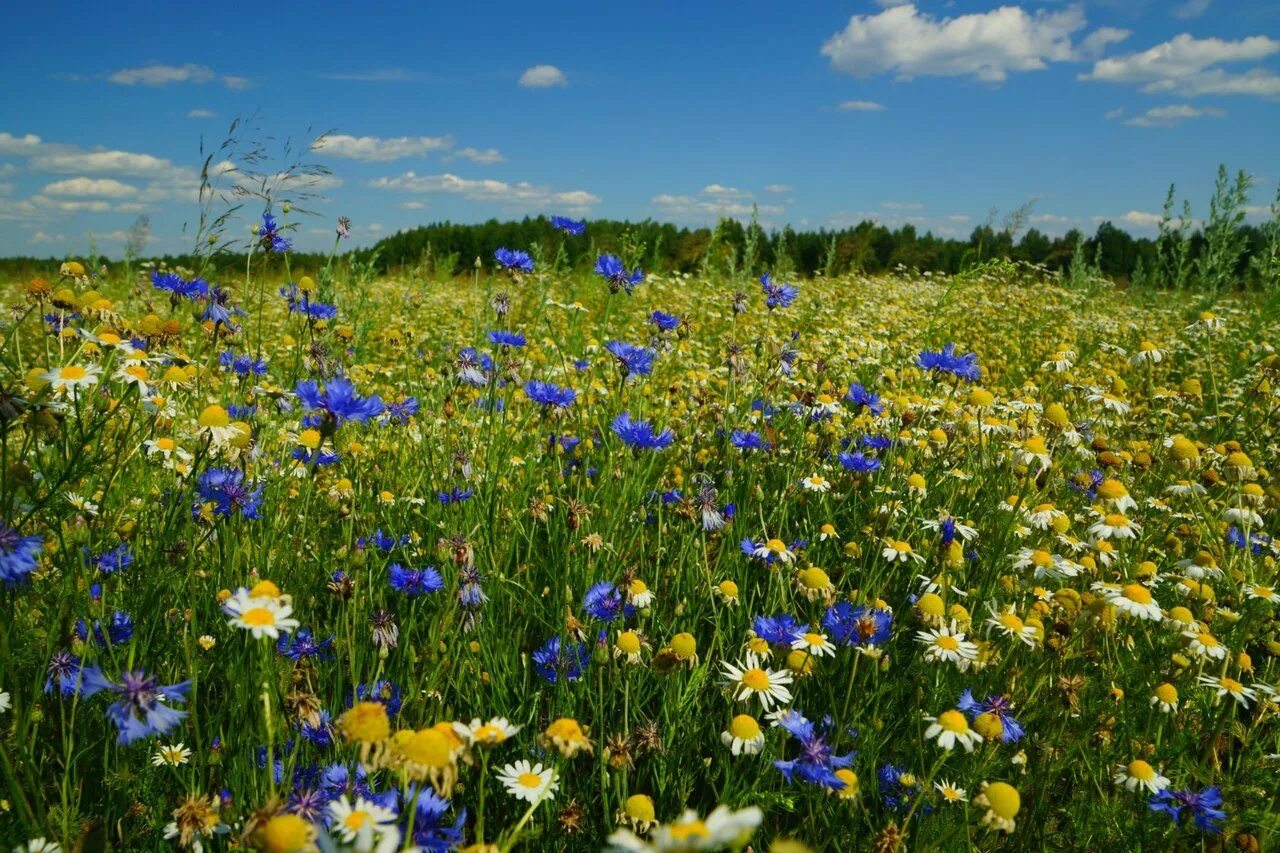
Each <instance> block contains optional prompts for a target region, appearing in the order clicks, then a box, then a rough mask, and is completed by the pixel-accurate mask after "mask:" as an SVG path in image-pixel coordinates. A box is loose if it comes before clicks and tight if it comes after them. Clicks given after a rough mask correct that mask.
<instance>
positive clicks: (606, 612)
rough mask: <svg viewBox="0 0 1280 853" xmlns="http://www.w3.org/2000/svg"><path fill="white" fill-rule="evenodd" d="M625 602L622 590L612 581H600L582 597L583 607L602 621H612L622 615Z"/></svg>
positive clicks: (589, 614) (593, 616)
mask: <svg viewBox="0 0 1280 853" xmlns="http://www.w3.org/2000/svg"><path fill="white" fill-rule="evenodd" d="M624 604H625V600H624V599H623V597H622V590H620V589H618V586H617V584H615V583H613V582H612V581H600V582H599V583H598V584H595V585H594V586H592V587H591V589H589V590H587V594H586V595H584V596H583V597H582V609H583V610H584V611H586V614H587V615H588V616H590V617H591V618H592V619H599V620H600V621H601V622H612V621H613V620H615V619H617V618H618V617H619V616H621V615H622V612H623V606H624Z"/></svg>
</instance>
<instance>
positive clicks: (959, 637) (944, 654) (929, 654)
mask: <svg viewBox="0 0 1280 853" xmlns="http://www.w3.org/2000/svg"><path fill="white" fill-rule="evenodd" d="M916 642H919V643H922V644H924V646H925V650H924V658H925V660H927V661H929V662H930V663H953V664H955V665H956V668H957V669H959V670H960V671H961V672H963V671H965V670H966V669H968V668H969V666H970V665H971V664H972V663H973V662H974V661H976V660H977V659H978V645H977V644H976V643H973V642H970V641H969V640H966V639H965V635H964V633H963V632H961V631H960V630H959V629H958V628H957V627H956V623H955V622H954V621H953V622H951V623H949V624H947V625H942V626H941V627H938V628H933V629H930V630H927V631H917V632H916Z"/></svg>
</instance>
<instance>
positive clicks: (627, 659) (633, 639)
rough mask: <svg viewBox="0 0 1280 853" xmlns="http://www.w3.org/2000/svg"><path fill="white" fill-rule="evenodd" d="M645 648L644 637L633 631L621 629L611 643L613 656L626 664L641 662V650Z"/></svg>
mask: <svg viewBox="0 0 1280 853" xmlns="http://www.w3.org/2000/svg"><path fill="white" fill-rule="evenodd" d="M644 648H645V642H644V639H643V638H642V637H641V636H640V635H639V634H638V633H636V632H635V631H622V632H620V633H619V634H618V637H617V639H616V640H615V641H614V644H613V656H614V658H616V659H617V660H619V661H622V662H623V663H628V664H638V663H640V662H641V654H640V653H641V651H642V650H643V649H644Z"/></svg>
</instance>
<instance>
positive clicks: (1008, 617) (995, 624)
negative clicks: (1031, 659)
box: [987, 604, 1038, 648]
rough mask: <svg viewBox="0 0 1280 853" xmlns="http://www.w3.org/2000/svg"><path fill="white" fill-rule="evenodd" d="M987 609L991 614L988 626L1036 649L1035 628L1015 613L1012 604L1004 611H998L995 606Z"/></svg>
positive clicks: (1036, 633)
mask: <svg viewBox="0 0 1280 853" xmlns="http://www.w3.org/2000/svg"><path fill="white" fill-rule="evenodd" d="M987 609H988V610H989V611H990V612H991V615H990V616H989V617H988V618H987V625H988V626H990V627H991V628H993V629H994V630H995V631H997V632H998V633H1001V634H1004V635H1005V636H1006V637H1013V638H1014V639H1016V640H1020V641H1022V642H1023V643H1025V644H1027V645H1028V646H1031V647H1033V648H1034V647H1035V645H1036V641H1037V638H1038V632H1037V631H1036V628H1035V626H1034V625H1028V624H1027V623H1026V622H1024V621H1022V619H1021V618H1020V617H1019V616H1018V614H1017V613H1015V612H1014V608H1013V605H1012V604H1011V605H1009V606H1008V607H1006V608H1004V609H1003V610H996V609H995V607H994V606H993V605H987Z"/></svg>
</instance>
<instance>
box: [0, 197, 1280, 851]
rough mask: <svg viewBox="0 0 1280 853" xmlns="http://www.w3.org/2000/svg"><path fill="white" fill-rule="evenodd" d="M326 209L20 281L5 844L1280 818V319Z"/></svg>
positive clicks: (10, 461)
mask: <svg viewBox="0 0 1280 853" xmlns="http://www.w3.org/2000/svg"><path fill="white" fill-rule="evenodd" d="M294 221H295V220H292V219H291V217H290V216H289V213H288V210H287V208H285V209H283V210H276V211H275V215H274V216H271V215H268V216H267V217H264V219H263V220H262V221H260V222H258V223H257V224H256V225H255V230H254V234H253V239H252V241H251V243H250V246H251V249H252V251H251V252H249V254H248V255H247V256H246V257H244V258H242V264H241V266H240V268H238V269H236V268H233V267H231V266H226V265H224V266H222V267H221V268H218V269H217V270H216V272H215V271H214V269H213V268H210V269H207V270H186V269H181V268H172V269H165V268H151V269H146V268H141V269H139V268H134V269H131V270H129V271H128V272H122V271H121V269H120V268H119V267H117V268H116V269H115V270H113V271H112V272H111V273H110V274H108V275H106V276H100V275H99V274H98V272H97V270H96V268H95V267H94V266H92V265H88V264H85V263H83V262H81V261H76V260H69V262H68V263H66V264H63V265H62V266H61V268H57V267H52V266H51V267H50V268H49V269H48V270H47V271H45V272H44V273H43V274H42V275H40V276H37V277H32V278H25V279H22V280H16V279H15V280H11V281H8V282H5V283H4V284H3V289H2V291H0V293H2V294H3V301H4V302H5V303H6V304H7V307H8V309H9V310H8V311H7V312H6V314H5V317H4V321H3V328H0V333H2V334H3V379H2V380H0V383H2V391H0V453H2V454H3V466H2V470H3V472H4V476H3V483H2V485H0V581H3V583H2V584H0V596H3V607H4V610H5V617H4V619H3V621H2V624H0V643H2V644H3V645H0V691H3V693H2V694H0V709H2V711H3V713H0V735H2V738H0V773H2V775H3V790H0V797H3V802H0V842H2V844H0V848H3V849H19V850H24V851H26V850H30V851H36V850H40V851H53V850H59V849H61V850H77V849H79V850H97V849H120V850H166V849H190V850H201V849H204V850H226V849H263V850H270V851H299V850H316V849H323V850H338V849H359V850H374V849H376V850H386V851H391V850H399V849H417V850H449V849H454V848H460V849H468V848H469V849H473V850H503V851H505V850H511V849H527V850H559V849H564V850H599V849H602V848H605V847H612V848H614V849H623V850H709V849H734V850H743V849H746V848H747V847H748V846H749V847H750V848H751V849H754V850H776V851H792V850H803V849H813V850H835V849H839V850H867V849H870V850H876V851H893V850H906V849H913V850H915V849H919V850H931V849H979V850H997V849H1008V850H1014V849H1017V850H1021V849H1103V848H1107V847H1112V848H1123V849H1151V848H1173V849H1220V848H1227V849H1231V848H1234V849H1241V850H1261V849H1268V848H1269V847H1271V846H1274V845H1275V844H1276V843H1277V838H1278V837H1280V836H1278V835H1277V833H1278V832H1280V816H1278V815H1280V809H1277V797H1278V796H1280V781H1277V780H1278V779H1280V774H1277V770H1278V769H1280V764H1278V763H1277V759H1278V758H1280V755H1278V754H1277V753H1280V725H1278V722H1280V716H1278V715H1280V698H1278V697H1277V689H1278V688H1277V679H1278V678H1280V663H1278V662H1277V656H1278V655H1280V621H1277V604H1280V586H1278V584H1280V581H1277V577H1276V575H1277V569H1276V565H1277V562H1276V561H1277V557H1278V556H1280V550H1278V549H1277V545H1276V543H1275V541H1274V540H1273V539H1272V535H1273V534H1274V533H1275V529H1276V528H1275V511H1276V509H1275V508H1276V506H1277V503H1278V502H1280V488H1278V487H1277V481H1276V480H1275V478H1274V475H1273V472H1274V468H1275V465H1276V455H1277V443H1278V441H1280V421H1278V420H1277V412H1278V410H1280V355H1278V354H1277V353H1276V350H1275V344H1276V342H1278V341H1280V312H1278V311H1277V310H1276V306H1275V303H1274V302H1272V303H1270V304H1268V303H1267V302H1266V301H1265V300H1264V299H1263V298H1261V297H1260V296H1258V295H1256V294H1247V295H1240V294H1232V293H1229V292H1227V293H1223V295H1217V296H1212V297H1207V296H1204V295H1203V294H1198V293H1193V292H1187V291H1179V292H1169V291H1159V290H1154V289H1136V288H1135V289H1126V288H1121V287H1117V286H1115V285H1113V284H1110V283H1107V282H1104V281H1101V280H1088V281H1080V280H1074V281H1068V280H1066V279H1062V278H1057V277H1054V276H1051V275H1050V274H1048V273H1047V272H1046V271H1044V270H1043V269H1039V268H1036V267H1032V266H1029V265H1024V264H1014V263H1010V262H1001V261H994V262H988V263H983V264H981V265H978V266H975V267H973V268H971V269H968V270H966V271H965V272H962V273H960V274H958V275H954V276H949V275H940V274H939V275H934V274H922V273H913V272H911V271H909V270H899V271H896V272H893V273H886V274H882V275H874V276H870V275H863V274H857V273H851V274H845V275H839V276H823V275H817V276H814V277H812V278H804V279H801V278H798V277H797V278H789V277H785V276H778V277H777V278H776V279H775V278H774V277H771V276H769V275H768V274H767V273H766V274H765V275H763V276H760V275H758V271H754V272H753V273H752V274H747V273H745V272H743V273H738V274H734V275H713V276H702V275H692V274H689V273H648V274H646V273H644V272H641V271H640V270H638V269H636V268H635V266H634V263H635V259H632V258H628V257H625V253H622V252H620V254H623V255H624V257H621V258H619V257H615V256H614V255H612V254H605V255H602V256H601V257H600V259H599V260H597V262H596V263H595V265H594V269H578V270H567V269H565V268H563V267H562V266H561V265H560V264H558V263H557V262H556V260H555V259H549V258H546V257H539V258H538V259H537V261H536V262H535V260H534V258H531V257H530V256H528V255H526V254H525V253H524V252H523V251H521V250H522V248H526V247H521V246H492V247H490V249H491V251H492V254H491V255H488V256H486V257H485V258H484V259H483V263H481V264H479V265H478V266H477V268H476V269H475V270H474V272H471V273H469V274H464V275H462V276H459V277H456V278H442V279H439V280H437V279H435V278H434V277H430V276H423V275H410V274H408V273H401V274H393V275H391V276H382V275H376V274H374V272H373V271H372V268H371V267H368V266H354V267H353V266H352V265H350V264H348V263H346V261H345V260H344V259H343V258H342V257H341V256H339V257H337V258H336V259H330V261H328V262H324V263H307V264H306V265H305V268H299V266H298V265H295V264H293V263H292V262H291V261H290V250H289V235H290V228H291V227H292V224H293V222H294ZM557 224H558V225H559V226H560V227H562V228H563V229H565V230H566V231H573V230H574V229H577V228H579V227H582V226H581V224H580V223H574V222H571V221H565V220H557ZM341 227H342V226H341V225H340V226H339V229H341ZM585 227H586V228H587V229H588V230H589V229H590V227H591V226H590V223H586V225H585ZM336 238H337V235H335V239H336ZM336 245H337V243H335V247H336ZM637 258H638V256H637ZM267 261H269V263H266V262H267Z"/></svg>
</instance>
